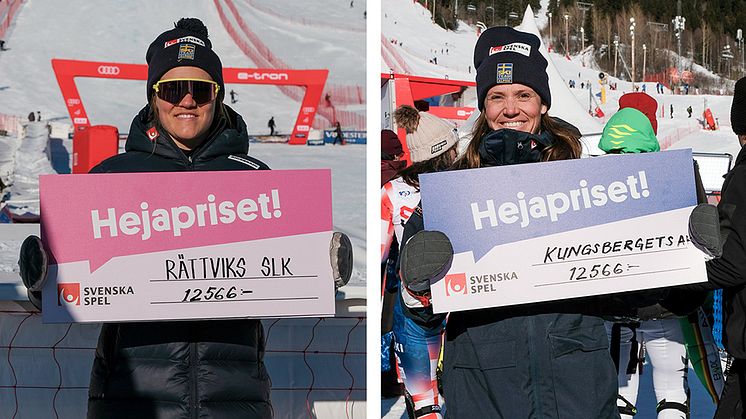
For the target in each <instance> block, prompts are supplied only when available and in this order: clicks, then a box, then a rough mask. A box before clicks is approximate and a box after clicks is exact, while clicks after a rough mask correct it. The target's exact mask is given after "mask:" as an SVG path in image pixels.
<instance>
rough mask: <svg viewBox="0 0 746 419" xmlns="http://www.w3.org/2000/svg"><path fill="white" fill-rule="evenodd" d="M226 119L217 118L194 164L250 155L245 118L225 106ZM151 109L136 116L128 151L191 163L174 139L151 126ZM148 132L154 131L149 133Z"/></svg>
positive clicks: (145, 109)
mask: <svg viewBox="0 0 746 419" xmlns="http://www.w3.org/2000/svg"><path fill="white" fill-rule="evenodd" d="M221 106H223V108H224V112H223V113H224V115H223V116H222V117H219V118H217V119H216V120H215V121H214V122H213V124H212V127H210V132H209V134H208V136H207V139H206V140H205V141H204V142H203V143H202V144H200V145H199V146H198V147H197V148H195V149H194V150H193V152H192V153H191V161H192V162H199V161H203V160H210V159H213V158H215V157H217V156H221V155H229V154H248V152H249V134H248V130H247V128H246V123H245V122H244V120H243V118H241V115H239V114H238V113H236V112H235V111H234V110H233V109H231V108H230V107H228V106H227V105H224V104H221ZM149 114H150V105H146V106H145V107H144V108H143V109H142V110H140V112H139V113H138V114H137V115H136V116H135V118H134V119H133V121H132V124H131V125H130V132H129V135H128V136H127V142H126V144H125V151H142V152H145V153H150V154H156V155H158V156H161V157H165V158H168V159H174V160H183V161H185V162H190V158H189V157H187V155H186V154H185V153H184V152H183V151H182V150H181V149H180V148H179V147H178V146H177V145H176V143H175V142H174V140H173V139H172V138H171V136H170V135H169V134H168V133H167V132H166V131H165V130H163V129H162V128H161V129H158V128H156V127H155V126H154V124H152V123H149V122H148V115H149ZM152 129H156V130H157V134H158V136H157V137H156V138H155V141H152V140H151V139H150V136H152V135H150V134H152V133H153V132H152ZM148 130H151V131H150V132H148Z"/></svg>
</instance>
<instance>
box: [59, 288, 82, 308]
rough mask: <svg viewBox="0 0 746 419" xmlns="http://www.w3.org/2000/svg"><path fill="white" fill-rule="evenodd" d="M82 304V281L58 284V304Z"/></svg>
mask: <svg viewBox="0 0 746 419" xmlns="http://www.w3.org/2000/svg"><path fill="white" fill-rule="evenodd" d="M65 304H69V305H76V306H79V305H80V283H79V282H70V283H65V284H57V305H58V306H61V305H65Z"/></svg>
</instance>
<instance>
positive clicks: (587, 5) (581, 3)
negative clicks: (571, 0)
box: [575, 1, 593, 28]
mask: <svg viewBox="0 0 746 419" xmlns="http://www.w3.org/2000/svg"><path fill="white" fill-rule="evenodd" d="M575 4H576V5H577V6H578V9H580V11H581V12H583V17H582V19H581V21H580V27H581V28H582V27H585V12H587V11H588V10H590V9H591V7H593V3H590V2H585V1H579V2H576V3H575Z"/></svg>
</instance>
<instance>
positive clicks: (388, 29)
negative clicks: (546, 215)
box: [381, 0, 740, 419]
mask: <svg viewBox="0 0 746 419" xmlns="http://www.w3.org/2000/svg"><path fill="white" fill-rule="evenodd" d="M547 4H548V0H543V1H542V7H543V8H544V9H543V10H540V11H538V16H539V17H538V18H536V25H538V26H539V28H543V27H544V25H546V24H547V18H546V16H545V11H546V7H547ZM381 6H382V15H381V31H382V34H383V38H384V39H385V40H382V42H386V43H387V45H382V50H391V49H392V48H393V49H394V50H395V51H394V52H392V53H389V56H390V57H392V56H393V55H394V54H398V56H399V57H401V58H402V59H403V61H404V62H405V64H406V67H407V68H408V69H409V70H410V74H412V75H417V76H428V77H437V78H449V79H452V80H453V79H457V80H469V81H473V80H474V78H475V72H474V68H473V52H474V44H475V42H476V39H477V34H476V31H475V30H474V29H473V28H471V27H469V26H468V25H466V24H464V23H463V22H461V24H460V25H459V27H458V29H457V30H456V31H446V30H444V29H443V28H441V27H440V26H437V25H434V24H433V23H432V21H431V14H430V12H429V11H427V10H426V9H425V8H424V7H422V6H421V5H420V4H419V3H413V2H402V1H399V0H381ZM516 23H518V22H516ZM531 25H533V23H531ZM544 32H546V29H543V30H542V33H544ZM446 48H447V52H446ZM384 55H387V53H386V52H384ZM549 57H550V59H551V62H552V64H553V65H554V66H555V67H556V69H557V70H558V72H559V75H560V76H561V77H562V80H561V81H560V82H561V83H560V84H562V86H559V88H562V89H565V90H566V91H569V92H570V93H571V95H570V98H571V99H570V100H569V101H565V102H563V103H559V102H555V101H554V100H553V108H552V109H550V110H549V114H550V115H552V114H556V113H557V112H569V113H571V114H574V115H575V117H577V118H578V120H580V119H581V118H582V119H583V120H585V118H587V113H588V110H589V108H590V109H595V108H596V106H597V103H596V102H593V101H591V100H590V98H589V92H588V90H587V89H580V83H581V82H584V84H586V85H587V83H588V82H589V81H590V84H591V86H592V89H593V92H592V93H593V94H595V93H598V91H599V84H598V73H599V71H600V70H599V69H597V68H591V67H588V66H586V65H584V64H583V57H581V56H575V57H571V59H570V60H568V59H567V58H565V57H564V56H563V55H560V54H556V53H549ZM433 58H437V65H436V64H434V63H432V62H431V60H432V59H433ZM585 61H586V62H587V61H588V60H587V58H586V60H585ZM388 64H391V66H389V65H387V62H386V60H381V71H382V72H383V73H388V72H390V71H392V70H393V71H395V72H399V71H402V69H401V68H400V64H398V63H397V62H396V61H395V60H389V62H388ZM550 77H551V75H550ZM571 79H573V80H575V81H576V85H577V88H575V89H570V88H567V87H566V86H567V82H568V81H569V80H571ZM550 83H552V81H550ZM610 83H617V85H618V90H608V89H607V101H606V103H605V104H600V108H601V109H602V111H603V112H604V113H605V115H606V116H605V118H601V119H600V118H596V121H597V126H598V127H599V128H602V127H603V124H604V123H605V122H606V120H607V119H608V118H609V117H610V116H611V115H613V114H614V113H615V112H616V111H617V110H618V100H619V97H621V96H622V95H623V94H624V93H628V92H630V91H632V85H631V83H630V82H627V81H623V80H618V79H616V78H614V77H612V78H611V80H610ZM638 86H640V83H638ZM557 89H558V88H556V87H554V86H553V98H554V97H556V96H558V95H557V93H558V90H557ZM646 90H647V93H648V94H650V95H651V96H653V97H654V98H655V99H656V101H657V102H658V111H659V112H658V139H659V141H660V142H661V144H664V145H666V146H667V147H664V148H670V149H680V148H691V149H692V150H693V151H695V152H707V153H729V154H731V155H732V156H733V158H735V157H736V155H737V154H738V152H739V151H740V146H739V144H738V140H737V138H736V136H735V135H734V134H733V131H732V130H731V128H730V121H729V120H730V105H731V102H732V99H733V98H732V96H717V95H701V96H695V95H688V96H683V95H673V94H671V92H670V91H669V90H666V92H665V93H663V94H657V93H655V83H647V85H646ZM561 93H564V92H561ZM464 97H465V98H474V95H473V94H472V95H469V93H468V92H467V93H466V94H465V95H464ZM572 99H574V100H572ZM472 100H473V99H472ZM671 105H673V108H674V112H673V118H671V117H670V106H671ZM464 106H474V107H476V103H464ZM688 106H691V107H692V108H693V114H692V118H688V117H687V113H686V111H685V110H686V108H687V107H688ZM705 107H709V108H710V109H711V111H712V112H713V115H714V116H715V118H717V119H718V122H719V124H720V129H719V130H717V131H705V130H702V129H701V128H700V127H699V124H698V123H697V121H696V117H697V116H700V117H701V115H702V112H703V111H704V109H705ZM568 108H571V109H568ZM576 124H578V122H576ZM599 132H600V129H599ZM596 141H597V139H596ZM590 146H591V147H593V146H594V144H591V145H590ZM651 375H652V374H651V372H650V369H649V368H648V369H647V370H646V372H645V373H644V374H643V376H642V382H641V385H640V392H639V399H638V404H637V406H638V410H639V413H638V414H637V415H636V416H635V417H636V418H638V419H652V418H655V417H656V413H655V403H656V402H655V396H654V393H653V389H652V379H651ZM689 377H690V379H689V384H690V386H691V388H692V416H691V417H692V418H709V417H712V415H713V413H714V405H713V403H712V401H711V400H710V398H709V396H708V395H707V394H706V393H705V391H704V388H703V387H702V385H701V384H700V383H699V381H698V380H697V378H696V377H695V375H694V373H693V371H691V370H690V375H689ZM404 409H405V408H404V402H403V400H402V399H387V400H382V402H381V415H382V417H384V418H386V419H399V418H402V419H406V417H407V416H406V412H405V410H404Z"/></svg>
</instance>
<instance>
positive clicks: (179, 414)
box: [88, 106, 272, 419]
mask: <svg viewBox="0 0 746 419" xmlns="http://www.w3.org/2000/svg"><path fill="white" fill-rule="evenodd" d="M225 109H226V111H225V113H226V115H225V116H223V117H216V120H215V122H214V123H213V126H212V127H211V130H210V134H209V135H208V139H207V140H206V141H205V142H204V143H203V144H202V145H201V146H199V147H198V148H197V149H195V150H194V151H193V152H192V153H191V155H190V156H189V157H187V156H186V155H185V154H184V153H183V152H182V151H181V150H180V149H179V148H178V147H177V146H176V144H175V143H174V142H173V141H172V140H171V139H170V137H169V136H168V134H166V133H165V132H163V131H161V132H159V134H160V135H159V136H158V137H157V139H156V141H155V142H152V141H150V140H149V139H148V136H147V134H146V130H147V129H148V128H149V126H148V125H147V115H148V112H149V108H148V107H146V108H145V109H143V110H142V111H141V112H140V114H139V115H138V116H137V117H135V119H134V121H133V122H132V126H131V128H130V134H129V137H128V138H127V143H126V153H123V154H119V155H117V156H114V157H111V158H109V159H107V160H105V161H103V162H101V163H100V164H99V165H98V166H96V167H94V168H93V169H92V170H91V173H117V172H177V171H199V170H255V169H268V167H267V166H266V165H265V164H264V163H262V162H260V161H258V160H256V159H253V158H251V157H249V156H247V154H246V153H247V152H248V144H249V139H248V134H247V132H246V124H245V123H244V122H243V119H242V118H241V117H240V116H239V115H238V114H237V113H235V112H234V111H233V110H231V109H230V108H228V107H227V106H226V107H225ZM263 358H264V331H263V329H262V324H261V322H260V321H259V320H247V319H239V320H215V321H173V322H145V323H106V324H104V325H103V327H102V329H101V335H100V337H99V341H98V347H97V348H96V356H95V359H94V362H93V370H92V372H91V383H90V388H89V399H88V418H96V419H98V418H101V419H103V418H105V419H111V418H137V419H146V418H179V419H181V418H184V419H187V418H211V419H220V418H224V419H233V418H252V419H253V418H258V419H265V418H271V417H272V406H271V405H270V398H269V392H270V380H269V376H268V374H267V371H266V369H265V367H264V362H263Z"/></svg>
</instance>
